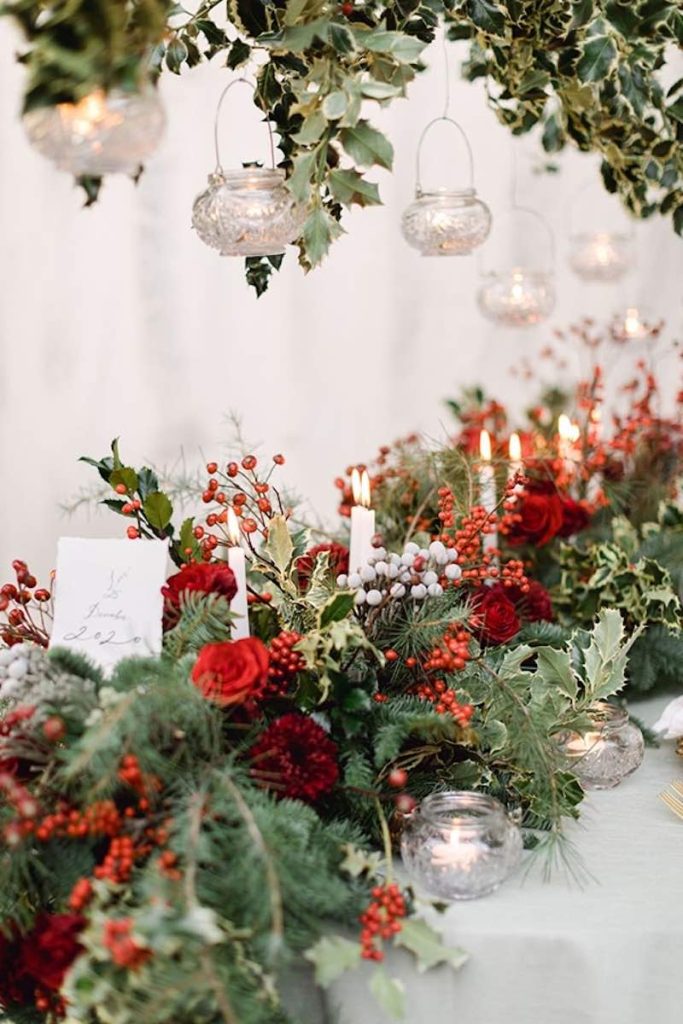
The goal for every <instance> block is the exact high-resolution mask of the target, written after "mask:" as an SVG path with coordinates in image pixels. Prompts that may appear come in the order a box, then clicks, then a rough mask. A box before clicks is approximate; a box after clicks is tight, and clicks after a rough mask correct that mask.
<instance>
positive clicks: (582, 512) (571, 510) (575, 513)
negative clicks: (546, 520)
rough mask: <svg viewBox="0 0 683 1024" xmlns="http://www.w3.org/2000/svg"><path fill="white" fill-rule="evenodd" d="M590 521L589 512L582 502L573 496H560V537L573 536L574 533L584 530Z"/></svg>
mask: <svg viewBox="0 0 683 1024" xmlns="http://www.w3.org/2000/svg"><path fill="white" fill-rule="evenodd" d="M589 522H590V513H589V511H588V509H587V508H586V506H585V505H584V504H583V502H580V501H574V499H573V498H562V526H561V527H560V529H559V531H558V533H559V536H560V537H573V536H574V534H575V533H580V532H581V530H585V529H586V527H587V526H588V524H589Z"/></svg>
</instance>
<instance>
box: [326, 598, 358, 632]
mask: <svg viewBox="0 0 683 1024" xmlns="http://www.w3.org/2000/svg"><path fill="white" fill-rule="evenodd" d="M352 608H353V594H350V593H349V594H347V593H341V594H335V595H334V597H332V598H331V599H330V600H329V601H328V602H327V604H324V605H323V606H322V608H321V609H320V611H319V612H318V629H324V628H325V626H329V624H330V623H331V622H341V620H342V619H345V618H346V617H347V615H348V614H349V613H350V611H351V609H352Z"/></svg>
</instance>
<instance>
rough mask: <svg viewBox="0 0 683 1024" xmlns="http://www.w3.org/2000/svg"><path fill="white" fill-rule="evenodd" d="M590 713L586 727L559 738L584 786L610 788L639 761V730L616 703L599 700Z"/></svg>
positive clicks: (568, 759)
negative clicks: (580, 731) (584, 730)
mask: <svg viewBox="0 0 683 1024" xmlns="http://www.w3.org/2000/svg"><path fill="white" fill-rule="evenodd" d="M590 717H591V720H592V727H591V729H590V730H588V731H587V732H584V733H578V732H569V733H563V734H562V735H561V736H560V737H559V742H560V745H561V747H562V750H563V752H564V754H565V757H566V759H567V766H568V767H569V769H570V771H572V772H573V773H574V774H575V775H576V777H577V778H578V779H579V781H580V783H581V785H582V786H583V787H584V789H612V788H613V787H614V786H618V785H619V783H620V782H622V781H623V780H624V779H625V778H626V777H627V776H628V775H631V774H632V773H633V772H634V771H636V769H637V768H639V767H640V765H641V764H642V761H643V754H644V750H645V744H644V742H643V734H642V733H641V731H640V729H639V728H638V727H637V726H636V725H634V724H633V722H631V721H630V720H629V717H628V712H627V711H626V710H625V709H624V708H620V707H617V705H616V704H609V703H607V702H606V701H599V702H598V703H597V704H595V705H594V706H593V708H592V709H591V712H590Z"/></svg>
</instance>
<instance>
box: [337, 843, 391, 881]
mask: <svg viewBox="0 0 683 1024" xmlns="http://www.w3.org/2000/svg"><path fill="white" fill-rule="evenodd" d="M344 852H345V856H344V860H343V861H342V862H341V864H340V865H339V867H340V869H341V870H342V871H345V872H346V874H347V875H351V877H352V878H360V876H361V875H365V874H367V875H368V876H369V877H370V878H374V876H375V875H376V874H377V872H378V870H379V868H380V865H381V864H382V861H383V860H384V858H383V857H382V854H381V853H379V851H378V850H372V851H371V852H367V851H366V850H359V849H358V847H357V846H354V845H353V844H352V843H347V844H346V846H345V847H344Z"/></svg>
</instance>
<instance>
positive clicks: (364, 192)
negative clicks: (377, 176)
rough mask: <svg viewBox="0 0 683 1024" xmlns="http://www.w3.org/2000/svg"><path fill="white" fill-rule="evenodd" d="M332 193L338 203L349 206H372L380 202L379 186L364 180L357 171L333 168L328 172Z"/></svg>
mask: <svg viewBox="0 0 683 1024" xmlns="http://www.w3.org/2000/svg"><path fill="white" fill-rule="evenodd" d="M328 180H329V185H330V191H331V192H332V195H333V196H334V198H335V199H336V200H337V202H338V203H342V204H343V205H344V206H351V204H352V203H357V204H358V206H373V205H376V204H377V203H381V199H380V197H379V188H378V186H377V185H375V183H374V182H372V181H366V180H365V178H364V177H363V176H362V175H361V174H359V173H358V171H347V170H334V171H330V174H329V179H328Z"/></svg>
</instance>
